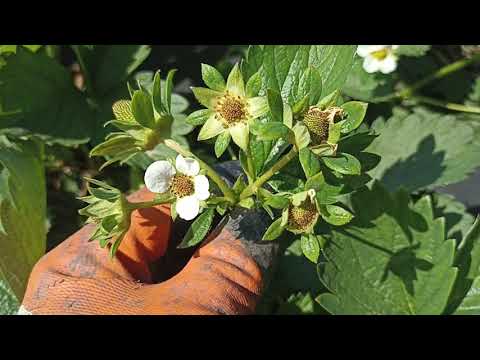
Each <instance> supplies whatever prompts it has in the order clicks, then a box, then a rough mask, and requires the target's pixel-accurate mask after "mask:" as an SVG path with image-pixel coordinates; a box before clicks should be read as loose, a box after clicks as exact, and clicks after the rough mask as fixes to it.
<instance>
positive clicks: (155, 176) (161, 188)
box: [144, 160, 176, 193]
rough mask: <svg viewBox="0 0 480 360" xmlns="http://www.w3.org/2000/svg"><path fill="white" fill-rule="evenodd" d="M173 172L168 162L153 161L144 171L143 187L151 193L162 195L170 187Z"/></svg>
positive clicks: (173, 169)
mask: <svg viewBox="0 0 480 360" xmlns="http://www.w3.org/2000/svg"><path fill="white" fill-rule="evenodd" d="M175 172H176V171H175V168H174V167H173V166H172V164H170V163H169V162H168V161H165V160H161V161H155V162H154V163H152V164H151V165H150V166H149V167H148V168H147V170H146V171H145V177H144V181H145V186H146V187H147V189H148V190H150V191H151V192H154V193H164V192H166V191H167V190H168V188H169V187H170V182H171V181H172V178H173V176H174V175H175Z"/></svg>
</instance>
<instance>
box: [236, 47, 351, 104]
mask: <svg viewBox="0 0 480 360" xmlns="http://www.w3.org/2000/svg"><path fill="white" fill-rule="evenodd" d="M355 51H356V46H354V45H253V46H250V48H249V50H248V55H247V59H246V61H245V66H244V71H245V73H246V74H247V77H249V76H251V75H253V74H254V73H255V72H257V71H260V74H261V76H262V90H266V89H267V88H270V89H273V90H275V91H277V92H279V93H280V94H281V95H282V98H283V99H284V100H286V101H287V102H288V103H289V104H290V105H293V103H294V94H295V92H296V91H297V89H298V86H299V83H300V79H301V75H302V74H303V72H304V71H305V69H307V68H309V67H312V68H314V69H316V70H318V74H319V75H320V77H321V78H322V82H323V88H322V94H323V95H325V94H330V93H331V92H332V91H334V90H335V89H337V88H341V87H342V85H343V83H344V81H345V80H346V78H347V75H348V72H349V71H350V68H351V67H352V64H353V58H354V55H355Z"/></svg>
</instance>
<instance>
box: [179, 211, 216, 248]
mask: <svg viewBox="0 0 480 360" xmlns="http://www.w3.org/2000/svg"><path fill="white" fill-rule="evenodd" d="M214 215H215V211H214V209H207V210H205V211H204V212H203V213H202V214H201V215H200V216H199V217H198V218H197V219H196V220H195V221H194V222H193V223H192V225H191V226H190V228H189V229H188V231H187V234H186V235H185V237H184V238H183V240H182V243H181V244H180V245H178V248H179V249H184V248H188V247H192V246H195V245H197V244H198V243H199V242H200V241H202V240H203V238H204V237H205V236H206V235H207V234H208V231H209V230H210V226H211V225H212V221H213V217H214Z"/></svg>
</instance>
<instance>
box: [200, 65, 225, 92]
mask: <svg viewBox="0 0 480 360" xmlns="http://www.w3.org/2000/svg"><path fill="white" fill-rule="evenodd" d="M202 79H203V82H204V83H205V85H207V86H208V87H209V88H210V89H212V90H216V91H224V90H225V86H226V84H225V79H224V78H223V76H222V74H220V72H219V71H218V70H217V69H215V68H214V67H213V66H210V65H207V64H202Z"/></svg>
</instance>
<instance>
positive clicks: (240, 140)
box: [229, 124, 249, 152]
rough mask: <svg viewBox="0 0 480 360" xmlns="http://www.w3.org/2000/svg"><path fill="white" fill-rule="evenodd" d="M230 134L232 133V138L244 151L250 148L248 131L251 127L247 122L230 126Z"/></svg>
mask: <svg viewBox="0 0 480 360" xmlns="http://www.w3.org/2000/svg"><path fill="white" fill-rule="evenodd" d="M229 131H230V135H232V140H233V142H234V143H235V144H237V145H238V146H239V147H240V148H241V149H242V150H243V151H245V152H246V151H247V149H248V140H249V139H248V132H249V128H248V125H247V124H239V125H236V126H233V127H231V128H229Z"/></svg>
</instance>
